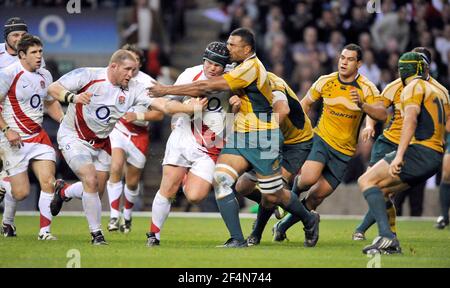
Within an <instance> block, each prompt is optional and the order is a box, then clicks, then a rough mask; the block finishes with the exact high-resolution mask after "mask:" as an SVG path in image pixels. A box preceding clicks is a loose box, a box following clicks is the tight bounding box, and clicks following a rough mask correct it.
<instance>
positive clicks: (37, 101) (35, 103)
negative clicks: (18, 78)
mask: <svg viewBox="0 0 450 288" xmlns="http://www.w3.org/2000/svg"><path fill="white" fill-rule="evenodd" d="M41 103H42V101H41V96H39V95H38V94H34V95H33V96H31V98H30V105H31V107H33V108H34V109H36V108H42V107H39V106H41Z"/></svg>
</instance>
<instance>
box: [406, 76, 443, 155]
mask: <svg viewBox="0 0 450 288" xmlns="http://www.w3.org/2000/svg"><path fill="white" fill-rule="evenodd" d="M400 98H401V105H402V113H403V112H404V110H405V107H407V106H408V105H416V106H419V107H420V113H419V115H418V116H417V127H416V131H415V132H414V137H413V139H412V140H411V144H420V145H423V146H425V147H428V148H431V149H433V150H435V151H437V152H440V153H443V152H444V137H445V121H446V119H447V117H446V115H448V113H449V112H450V106H449V99H448V94H447V95H446V94H445V93H444V91H442V90H441V89H439V88H438V86H436V85H433V84H430V83H429V82H428V81H425V80H422V79H414V80H412V81H411V82H410V83H409V84H408V85H406V87H405V88H404V89H403V92H402V94H401V95H400Z"/></svg>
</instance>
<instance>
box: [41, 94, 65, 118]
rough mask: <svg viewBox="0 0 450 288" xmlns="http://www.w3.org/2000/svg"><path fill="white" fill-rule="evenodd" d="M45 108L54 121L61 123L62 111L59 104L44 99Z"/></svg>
mask: <svg viewBox="0 0 450 288" xmlns="http://www.w3.org/2000/svg"><path fill="white" fill-rule="evenodd" d="M44 106H45V109H46V110H47V114H48V115H49V116H50V117H51V118H52V119H53V120H55V121H56V122H58V123H61V122H62V120H63V118H64V111H63V109H62V107H61V104H60V103H59V102H58V101H56V100H52V101H44Z"/></svg>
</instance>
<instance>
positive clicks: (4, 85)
mask: <svg viewBox="0 0 450 288" xmlns="http://www.w3.org/2000/svg"><path fill="white" fill-rule="evenodd" d="M10 82H11V81H10V77H9V75H8V74H7V73H6V71H5V70H0V102H3V100H4V99H5V97H6V95H7V94H8V91H9V88H10V85H11V83H10Z"/></svg>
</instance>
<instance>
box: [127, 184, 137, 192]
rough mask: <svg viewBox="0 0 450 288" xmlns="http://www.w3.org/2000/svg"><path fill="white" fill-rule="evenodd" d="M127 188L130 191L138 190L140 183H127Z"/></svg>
mask: <svg viewBox="0 0 450 288" xmlns="http://www.w3.org/2000/svg"><path fill="white" fill-rule="evenodd" d="M127 188H128V190H130V191H136V190H137V189H138V188H139V183H131V184H130V183H127Z"/></svg>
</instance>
